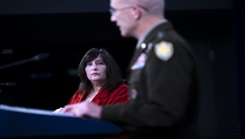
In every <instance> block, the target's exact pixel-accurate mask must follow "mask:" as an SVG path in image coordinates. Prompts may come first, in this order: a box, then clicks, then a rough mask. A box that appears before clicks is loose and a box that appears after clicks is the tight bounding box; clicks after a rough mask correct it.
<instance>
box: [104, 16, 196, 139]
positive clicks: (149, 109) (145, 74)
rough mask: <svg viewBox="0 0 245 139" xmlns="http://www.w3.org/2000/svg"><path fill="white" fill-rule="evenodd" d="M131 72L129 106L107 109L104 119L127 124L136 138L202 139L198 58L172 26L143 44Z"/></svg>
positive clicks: (146, 38)
mask: <svg viewBox="0 0 245 139" xmlns="http://www.w3.org/2000/svg"><path fill="white" fill-rule="evenodd" d="M128 71H129V77H128V80H127V81H128V84H129V87H130V89H129V93H130V94H129V96H130V103H128V104H124V105H117V106H108V107H104V108H103V110H102V119H105V120H109V121H112V122H115V123H118V124H120V125H124V127H125V129H126V130H125V131H129V134H130V135H132V136H133V137H138V138H146V137H153V138H156V137H160V138H167V139H170V138H171V139H172V138H178V139H182V138H197V134H198V131H197V130H196V129H197V128H196V122H197V112H198V111H197V107H198V95H199V91H200V89H199V86H200V85H199V80H200V79H199V73H198V68H197V60H196V58H195V54H194V53H193V50H192V48H191V47H190V46H189V44H188V43H187V42H186V41H185V40H184V39H183V38H182V37H181V36H180V35H179V34H178V33H177V32H176V31H175V30H174V28H173V26H172V24H171V23H170V22H168V21H167V22H161V23H159V24H157V25H156V26H154V27H153V28H151V29H150V30H149V31H148V32H147V33H146V34H145V36H144V37H143V38H142V39H141V40H139V42H138V45H137V47H136V49H135V52H134V56H133V58H132V60H131V62H130V65H129V69H128Z"/></svg>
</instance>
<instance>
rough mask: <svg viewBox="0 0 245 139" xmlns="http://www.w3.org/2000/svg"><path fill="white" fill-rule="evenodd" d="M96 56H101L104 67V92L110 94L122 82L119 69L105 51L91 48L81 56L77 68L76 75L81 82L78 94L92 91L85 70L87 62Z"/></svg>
mask: <svg viewBox="0 0 245 139" xmlns="http://www.w3.org/2000/svg"><path fill="white" fill-rule="evenodd" d="M98 56H101V58H102V60H103V61H104V62H105V65H106V82H105V84H104V85H105V87H106V90H107V91H108V92H111V91H112V90H113V89H114V88H116V87H117V86H118V85H119V84H121V83H122V82H123V80H122V77H121V69H120V68H119V66H118V64H117V63H116V61H115V60H114V58H113V57H112V56H111V55H110V54H109V53H108V52H107V51H106V50H105V49H99V48H91V49H90V50H88V51H87V53H86V54H85V55H84V56H83V58H82V60H81V62H80V64H79V67H78V75H79V77H80V80H81V81H80V84H79V90H80V93H85V92H89V91H90V90H91V89H92V84H91V81H90V80H89V79H88V78H87V74H86V72H85V68H86V66H87V63H88V62H91V61H92V60H94V59H95V58H97V57H98Z"/></svg>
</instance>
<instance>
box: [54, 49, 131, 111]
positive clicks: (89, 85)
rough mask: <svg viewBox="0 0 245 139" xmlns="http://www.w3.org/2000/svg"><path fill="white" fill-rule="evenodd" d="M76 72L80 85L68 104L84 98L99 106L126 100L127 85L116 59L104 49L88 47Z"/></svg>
mask: <svg viewBox="0 0 245 139" xmlns="http://www.w3.org/2000/svg"><path fill="white" fill-rule="evenodd" d="M78 74H79V77H80V80H81V81H80V85H79V87H78V90H77V91H76V92H75V94H74V95H73V96H72V97H71V99H70V101H69V102H68V105H70V104H75V103H79V102H81V101H85V100H86V101H91V102H94V103H95V104H98V105H101V106H105V105H110V104H116V103H127V102H128V86H127V84H125V83H124V81H123V79H122V77H121V70H120V68H119V66H118V65H117V63H116V61H115V60H114V58H113V57H112V56H111V55H110V54H109V53H108V52H107V51H106V50H105V49H97V48H92V49H90V50H89V51H88V52H87V53H86V54H85V55H84V57H83V58H82V60H81V62H80V64H79V67H78ZM59 110H60V109H57V110H56V111H59Z"/></svg>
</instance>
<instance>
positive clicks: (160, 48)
mask: <svg viewBox="0 0 245 139" xmlns="http://www.w3.org/2000/svg"><path fill="white" fill-rule="evenodd" d="M154 52H155V55H156V56H157V57H158V58H159V59H161V60H163V61H168V60H169V59H170V58H171V57H172V56H173V53H174V47H173V44H172V43H170V42H166V41H161V42H159V43H156V44H155V47H154Z"/></svg>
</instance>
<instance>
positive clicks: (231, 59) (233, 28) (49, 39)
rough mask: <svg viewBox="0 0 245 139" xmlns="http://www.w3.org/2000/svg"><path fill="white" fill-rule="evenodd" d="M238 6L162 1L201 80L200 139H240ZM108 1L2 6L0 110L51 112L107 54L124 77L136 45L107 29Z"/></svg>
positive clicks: (242, 49)
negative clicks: (88, 64)
mask: <svg viewBox="0 0 245 139" xmlns="http://www.w3.org/2000/svg"><path fill="white" fill-rule="evenodd" d="M242 4H243V2H242V1H241V0H215V1H213V0H171V1H169V0H167V1H166V5H167V6H166V7H167V11H166V17H167V18H168V19H169V20H170V21H171V22H172V23H173V25H174V26H175V28H176V30H177V31H178V32H179V33H180V34H182V35H183V36H184V37H185V38H186V39H187V40H188V41H189V42H190V44H191V45H192V47H193V48H194V50H195V51H196V53H197V56H198V60H199V63H200V65H201V72H202V77H203V79H204V84H203V92H202V96H201V98H202V99H201V101H200V104H201V111H200V120H199V123H200V128H201V133H202V137H203V138H205V139H221V138H222V139H231V138H232V139H238V138H243V137H244V134H243V132H244V118H242V117H244V116H245V115H244V108H243V106H244V92H245V89H244V87H243V82H244V77H245V74H244V73H243V71H244V62H245V56H244V55H245V39H244V37H245V36H244V33H245V29H244V24H245V23H244V19H245V18H244V9H243V8H242ZM108 9H109V0H105V1H102V0H89V1H81V0H35V1H34V0H21V1H19V0H1V1H0V103H1V104H7V105H15V106H23V107H30V108H39V109H48V110H54V109H56V108H58V107H61V106H64V105H65V104H67V102H68V101H69V99H70V97H71V96H72V95H73V93H74V92H75V91H76V89H77V87H78V84H79V78H78V76H77V67H78V64H79V62H80V60H81V58H82V57H83V55H84V54H85V53H86V51H87V50H88V49H90V48H92V47H98V48H105V49H107V50H108V51H109V52H110V53H111V54H112V56H113V57H114V58H115V60H116V61H117V62H118V63H119V65H120V67H121V69H122V74H123V77H124V78H126V69H127V66H128V63H129V61H130V59H131V56H132V53H133V50H134V47H135V45H136V43H137V42H136V40H135V39H133V38H122V37H121V36H120V32H119V30H118V28H117V27H116V26H115V24H114V23H111V22H110V14H109V12H108Z"/></svg>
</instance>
